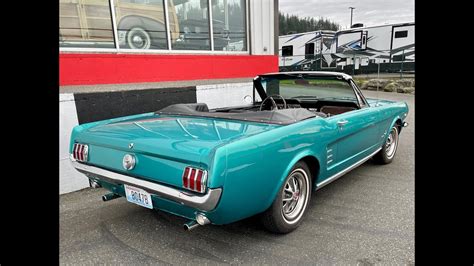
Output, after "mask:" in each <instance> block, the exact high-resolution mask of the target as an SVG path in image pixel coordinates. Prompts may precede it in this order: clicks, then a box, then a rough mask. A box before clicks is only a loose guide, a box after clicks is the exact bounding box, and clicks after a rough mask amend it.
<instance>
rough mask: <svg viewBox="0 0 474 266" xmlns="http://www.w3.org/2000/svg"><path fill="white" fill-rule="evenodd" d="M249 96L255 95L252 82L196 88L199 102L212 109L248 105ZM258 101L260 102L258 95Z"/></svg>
mask: <svg viewBox="0 0 474 266" xmlns="http://www.w3.org/2000/svg"><path fill="white" fill-rule="evenodd" d="M247 95H248V96H250V97H252V95H253V83H252V82H245V83H229V84H214V85H200V86H196V100H197V102H198V103H206V104H207V106H208V107H209V108H210V109H212V108H221V107H230V106H242V105H248V104H249V103H248V102H246V101H245V100H244V97H245V96H247ZM257 100H260V97H258V95H257Z"/></svg>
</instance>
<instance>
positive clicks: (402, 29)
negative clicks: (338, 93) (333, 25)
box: [280, 23, 415, 74]
mask: <svg viewBox="0 0 474 266" xmlns="http://www.w3.org/2000/svg"><path fill="white" fill-rule="evenodd" d="M307 34H311V33H299V34H293V35H284V36H280V50H283V47H284V46H286V47H289V46H293V47H301V46H302V45H303V46H309V45H311V44H310V43H311V42H312V40H311V39H307V40H304V39H303V38H301V37H299V36H306V35H307ZM298 39H300V40H298ZM327 42H329V40H327ZM330 43H331V44H330V48H329V49H326V50H325V52H323V53H321V55H320V56H319V58H321V60H320V61H319V62H317V61H316V60H313V61H308V60H303V59H306V58H308V57H313V56H315V57H318V54H317V53H311V50H305V51H304V53H302V50H298V53H302V54H299V55H297V56H291V57H292V58H291V59H290V58H287V57H285V55H284V53H282V52H281V53H280V70H281V71H297V70H321V69H325V70H335V71H343V72H346V73H349V74H354V73H358V72H362V73H372V72H377V71H378V70H380V72H399V71H413V70H414V67H415V23H396V24H385V25H379V26H371V27H355V28H351V29H348V30H340V31H337V32H336V33H335V34H334V35H333V38H332V40H331V41H330ZM286 49H288V48H286ZM297 49H301V48H297ZM294 54H295V53H294ZM287 56H288V55H287Z"/></svg>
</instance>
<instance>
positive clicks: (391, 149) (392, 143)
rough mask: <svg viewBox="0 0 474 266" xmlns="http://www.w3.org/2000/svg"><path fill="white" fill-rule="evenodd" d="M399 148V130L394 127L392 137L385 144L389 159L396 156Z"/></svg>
mask: <svg viewBox="0 0 474 266" xmlns="http://www.w3.org/2000/svg"><path fill="white" fill-rule="evenodd" d="M397 146H398V129H397V127H393V128H392V130H391V131H390V135H389V136H388V138H387V141H386V142H385V147H384V148H385V154H386V155H387V159H392V158H393V156H395V152H396V151H397Z"/></svg>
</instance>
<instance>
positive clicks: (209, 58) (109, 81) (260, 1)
mask: <svg viewBox="0 0 474 266" xmlns="http://www.w3.org/2000/svg"><path fill="white" fill-rule="evenodd" d="M213 1H217V0H213ZM64 2H65V3H66V2H67V3H68V5H72V6H73V5H75V4H77V3H75V1H72V0H71V1H66V0H65V1H64ZM102 2H104V3H107V2H109V3H110V1H102ZM246 6H247V17H246V24H247V30H248V33H247V44H248V47H247V49H244V51H238V52H235V51H217V50H215V51H191V50H189V51H178V50H166V49H162V50H138V51H137V50H130V49H122V48H121V47H119V46H114V45H113V44H112V46H111V47H112V48H110V47H109V48H97V47H96V48H74V47H70V46H69V47H64V46H63V47H61V48H60V54H59V66H60V72H59V76H60V79H59V84H60V91H62V92H64V91H69V92H71V91H72V93H61V94H60V158H59V160H60V194H63V193H68V192H71V191H76V190H79V189H82V188H85V187H88V186H89V183H88V180H87V177H85V176H84V175H82V174H80V173H79V172H77V171H76V170H75V169H73V167H72V166H71V164H70V162H69V159H68V156H69V154H68V147H69V141H70V133H71V130H72V128H73V127H74V126H76V125H78V124H82V123H87V122H92V121H98V120H103V119H108V118H114V117H120V116H125V115H132V114H139V113H145V112H152V111H157V110H159V109H161V108H163V107H166V106H168V105H170V104H174V103H195V102H204V103H207V104H208V106H209V107H210V108H218V107H224V106H237V105H245V104H248V99H247V100H246V98H245V96H252V95H253V93H252V90H253V88H252V78H253V77H255V76H256V75H259V74H262V73H268V72H277V71H278V54H277V52H278V50H276V49H275V47H277V46H278V45H277V43H278V42H277V41H278V39H277V38H278V32H277V26H278V0H247V1H246ZM61 7H62V8H66V5H64V6H61ZM102 9H104V8H102ZM71 10H73V9H71ZM71 10H69V11H71ZM104 10H106V9H104ZM63 13H64V12H63ZM64 14H66V13H64ZM62 21H66V20H65V19H64V20H62ZM60 24H61V23H60ZM61 25H63V26H64V25H66V24H61ZM64 27H66V26H64ZM61 30H62V29H60V31H61ZM60 43H61V42H60ZM115 43H117V42H115ZM114 47H115V48H114ZM222 79H224V81H222V82H221V83H219V84H215V82H212V81H213V80H222ZM225 79H229V81H228V82H226V81H225ZM231 79H240V80H241V79H244V80H246V81H244V82H242V81H241V82H237V83H236V82H234V81H231ZM173 81H179V82H181V81H189V84H188V85H186V86H164V87H163V86H154V85H153V84H152V85H145V86H142V85H141V84H148V83H154V84H158V83H165V84H166V83H169V82H173ZM206 81H209V83H208V84H206ZM211 83H213V84H211ZM197 84H199V85H197ZM98 86H105V87H106V89H105V90H102V89H101V90H100V91H98V90H97V91H96V90H90V89H87V91H85V90H83V89H81V87H82V88H85V87H88V88H90V87H98ZM124 86H125V88H124ZM128 86H129V88H127V87H128ZM71 87H73V88H74V89H72V90H71V89H65V88H71ZM137 87H141V88H139V89H137ZM247 98H248V97H247Z"/></svg>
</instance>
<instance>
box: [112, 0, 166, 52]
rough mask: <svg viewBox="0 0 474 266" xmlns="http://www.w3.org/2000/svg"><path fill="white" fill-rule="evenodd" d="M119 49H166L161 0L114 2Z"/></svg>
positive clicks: (121, 0) (119, 0)
mask: <svg viewBox="0 0 474 266" xmlns="http://www.w3.org/2000/svg"><path fill="white" fill-rule="evenodd" d="M114 2H115V17H116V22H117V32H118V40H119V46H120V48H121V49H168V44H167V39H166V27H165V24H166V23H165V13H164V9H163V0H116V1H114Z"/></svg>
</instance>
